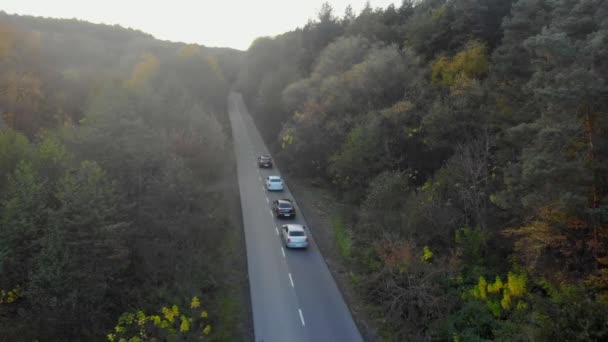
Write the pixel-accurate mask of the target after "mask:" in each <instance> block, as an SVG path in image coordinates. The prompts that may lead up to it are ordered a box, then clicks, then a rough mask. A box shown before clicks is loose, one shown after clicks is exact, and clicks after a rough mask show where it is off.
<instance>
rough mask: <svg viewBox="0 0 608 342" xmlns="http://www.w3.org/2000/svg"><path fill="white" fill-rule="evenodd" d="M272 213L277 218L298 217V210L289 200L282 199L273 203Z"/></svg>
mask: <svg viewBox="0 0 608 342" xmlns="http://www.w3.org/2000/svg"><path fill="white" fill-rule="evenodd" d="M272 211H273V212H274V215H275V216H276V217H279V218H280V217H289V218H295V217H296V208H295V207H294V206H293V202H292V201H291V200H289V199H280V200H275V201H274V202H272Z"/></svg>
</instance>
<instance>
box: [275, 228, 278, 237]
mask: <svg viewBox="0 0 608 342" xmlns="http://www.w3.org/2000/svg"><path fill="white" fill-rule="evenodd" d="M274 230H275V231H276V232H277V236H279V228H277V227H274Z"/></svg>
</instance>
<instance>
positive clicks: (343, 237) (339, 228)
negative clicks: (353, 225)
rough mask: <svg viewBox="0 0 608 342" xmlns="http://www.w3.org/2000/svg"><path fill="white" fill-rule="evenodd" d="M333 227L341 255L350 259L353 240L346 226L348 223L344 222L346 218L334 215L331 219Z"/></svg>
mask: <svg viewBox="0 0 608 342" xmlns="http://www.w3.org/2000/svg"><path fill="white" fill-rule="evenodd" d="M331 227H332V231H333V233H334V239H335V241H336V245H337V247H338V252H339V253H340V256H342V258H344V259H346V260H350V257H351V253H352V247H353V240H352V238H351V236H350V233H349V231H348V229H347V228H346V224H344V220H343V219H342V218H341V217H339V216H335V217H333V218H332V220H331Z"/></svg>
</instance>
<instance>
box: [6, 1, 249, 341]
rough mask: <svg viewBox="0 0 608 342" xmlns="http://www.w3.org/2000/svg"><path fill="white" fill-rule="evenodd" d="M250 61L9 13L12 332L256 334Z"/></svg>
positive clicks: (111, 336) (39, 336) (9, 337)
mask: <svg viewBox="0 0 608 342" xmlns="http://www.w3.org/2000/svg"><path fill="white" fill-rule="evenodd" d="M241 56H242V52H239V51H236V50H231V49H208V48H204V47H201V46H197V45H186V44H178V43H169V42H163V41H159V40H156V39H154V38H153V37H152V36H150V35H147V34H144V33H142V32H139V31H135V30H131V29H129V30H127V29H124V28H121V27H118V26H106V25H94V24H89V23H86V22H82V21H78V20H55V19H44V18H34V17H28V16H13V15H8V14H6V13H4V12H0V341H117V342H118V341H127V340H128V341H142V340H173V341H175V340H180V341H194V340H196V341H232V340H243V339H244V338H245V337H244V336H245V334H246V332H245V329H246V324H245V323H243V322H246V321H247V320H248V317H247V314H246V312H247V311H246V310H244V309H243V308H245V307H246V306H247V305H248V304H247V303H248V301H247V299H246V298H243V293H246V292H245V291H246V289H247V281H246V264H244V260H243V259H244V258H243V256H242V255H241V252H240V250H242V247H241V245H242V244H243V240H242V237H241V235H242V234H241V233H240V222H239V221H238V219H235V217H238V215H239V214H240V213H239V212H238V211H236V212H235V208H236V210H238V206H235V205H234V203H235V201H237V203H238V195H236V196H237V197H236V199H235V198H234V196H235V194H238V189H234V186H235V178H234V177H235V176H234V173H235V170H234V168H235V164H234V160H233V159H232V158H231V156H232V153H231V151H232V147H231V138H230V134H231V133H230V128H229V126H228V123H227V122H228V119H227V116H226V98H227V96H228V90H229V87H230V84H231V83H232V82H233V81H234V79H235V77H236V74H237V70H238V63H239V60H240V58H241Z"/></svg>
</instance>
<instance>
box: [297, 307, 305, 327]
mask: <svg viewBox="0 0 608 342" xmlns="http://www.w3.org/2000/svg"><path fill="white" fill-rule="evenodd" d="M298 311H299V312H300V321H302V325H303V326H306V322H304V315H303V314H302V309H298Z"/></svg>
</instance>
